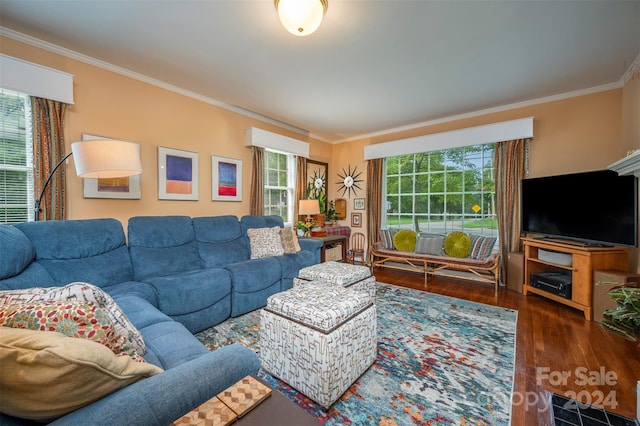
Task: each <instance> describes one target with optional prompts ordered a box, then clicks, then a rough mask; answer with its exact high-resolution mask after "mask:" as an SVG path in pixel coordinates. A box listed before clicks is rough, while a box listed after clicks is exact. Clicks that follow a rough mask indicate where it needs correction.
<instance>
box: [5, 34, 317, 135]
mask: <svg viewBox="0 0 640 426" xmlns="http://www.w3.org/2000/svg"><path fill="white" fill-rule="evenodd" d="M0 36H5V37H8V38H11V39H13V40H16V41H19V42H22V43H25V44H29V45H31V46H34V47H37V48H40V49H43V50H46V51H48V52H52V53H55V54H57V55H60V56H64V57H67V58H70V59H74V60H76V61H79V62H83V63H85V64H89V65H93V66H95V67H98V68H102V69H104V70H107V71H111V72H113V73H116V74H120V75H123V76H125V77H129V78H132V79H134V80H138V81H141V82H143V83H147V84H150V85H152V86H156V87H159V88H161V89H165V90H168V91H170V92H174V93H177V94H179V95H183V96H187V97H189V98H193V99H196V100H198V101H201V102H204V103H207V104H210V105H214V106H217V107H219V108H223V109H226V110H228V111H231V112H235V113H236V114H240V115H243V116H245V117H249V118H253V119H256V120H259V121H262V122H264V123H268V124H272V125H274V126H277V127H280V128H282V129H286V130H290V131H292V132H295V133H298V134H300V135H303V136H305V137H308V136H309V131H308V130H305V129H301V128H300V127H296V126H293V125H291V124H288V123H285V122H282V121H280V120H276V119H274V118H270V117H267V116H264V115H262V114H258V113H256V112H253V111H249V110H246V109H244V108H240V107H237V106H234V105H229V104H226V103H224V102H221V101H218V100H216V99H213V98H209V97H207V96H202V95H200V94H198V93H195V92H192V91H190V90H186V89H182V88H180V87H177V86H174V85H171V84H168V83H165V82H163V81H160V80H157V79H155V78H151V77H149V76H146V75H143V74H140V73H137V72H135V71H131V70H129V69H126V68H122V67H119V66H116V65H113V64H110V63H108V62H105V61H102V60H100V59H96V58H93V57H91V56H88V55H84V54H82V53H79V52H76V51H74V50H71V49H67V48H65V47H62V46H58V45H56V44H53V43H49V42H48V41H44V40H40V39H38V38H35V37H32V36H29V35H26V34H23V33H20V32H18V31H15V30H12V29H9V28H6V27H2V26H0Z"/></svg>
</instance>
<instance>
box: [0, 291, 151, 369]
mask: <svg viewBox="0 0 640 426" xmlns="http://www.w3.org/2000/svg"><path fill="white" fill-rule="evenodd" d="M0 326H4V327H11V328H23V329H28V330H36V331H55V332H58V333H62V334H64V335H65V336H69V337H77V338H80V339H88V340H92V341H94V342H97V343H100V344H102V345H104V346H106V347H108V348H109V349H111V351H112V352H113V353H114V354H116V355H120V354H126V355H129V356H130V357H132V358H134V359H135V360H136V361H140V362H142V361H143V359H142V357H140V355H138V353H136V351H135V349H134V348H133V346H132V345H131V342H129V339H127V337H126V336H124V335H122V334H120V333H119V332H118V331H117V330H116V329H115V327H114V325H113V323H112V322H111V318H110V317H109V315H108V314H107V313H106V312H105V311H104V310H102V309H100V308H98V307H97V306H96V305H94V304H93V303H76V302H70V301H66V302H60V301H53V300H52V301H44V302H36V303H32V304H13V305H4V306H1V307H0Z"/></svg>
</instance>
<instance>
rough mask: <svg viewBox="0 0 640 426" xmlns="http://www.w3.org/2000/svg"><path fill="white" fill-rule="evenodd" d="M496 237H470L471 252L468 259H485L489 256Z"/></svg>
mask: <svg viewBox="0 0 640 426" xmlns="http://www.w3.org/2000/svg"><path fill="white" fill-rule="evenodd" d="M497 240H498V239H497V238H496V237H483V236H482V235H471V252H470V253H469V257H470V258H472V259H486V258H488V257H489V256H490V255H491V251H493V246H495V244H496V241H497Z"/></svg>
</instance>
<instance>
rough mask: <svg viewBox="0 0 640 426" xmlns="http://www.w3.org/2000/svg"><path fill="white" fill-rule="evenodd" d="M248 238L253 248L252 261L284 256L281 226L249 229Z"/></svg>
mask: <svg viewBox="0 0 640 426" xmlns="http://www.w3.org/2000/svg"><path fill="white" fill-rule="evenodd" d="M247 236H248V237H249V245H250V246H251V259H260V258H263V257H271V256H282V255H283V254H284V248H283V247H282V239H281V238H280V227H279V226H274V227H273V228H252V229H247Z"/></svg>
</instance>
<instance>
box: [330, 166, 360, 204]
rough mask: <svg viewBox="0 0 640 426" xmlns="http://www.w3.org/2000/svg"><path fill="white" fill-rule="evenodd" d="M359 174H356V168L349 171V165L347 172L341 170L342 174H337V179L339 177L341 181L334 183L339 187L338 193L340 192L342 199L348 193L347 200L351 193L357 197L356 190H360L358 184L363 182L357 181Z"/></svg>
mask: <svg viewBox="0 0 640 426" xmlns="http://www.w3.org/2000/svg"><path fill="white" fill-rule="evenodd" d="M361 174H362V172H358V166H356V167H354V168H353V171H351V165H349V168H348V170H347V171H345V170H344V168H343V169H342V174H340V173H338V177H340V179H341V181H340V182H336V183H337V184H338V185H340V188H338V191H342V196H343V197H344V195H345V194H347V193H348V194H349V198H351V193H352V192H353V195H354V196H356V195H358V193H357V190H358V189H360V190H361V189H362V188H360V185H358V184H359V183H360V182H363V179H358V178H359V177H360V175H361Z"/></svg>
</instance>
